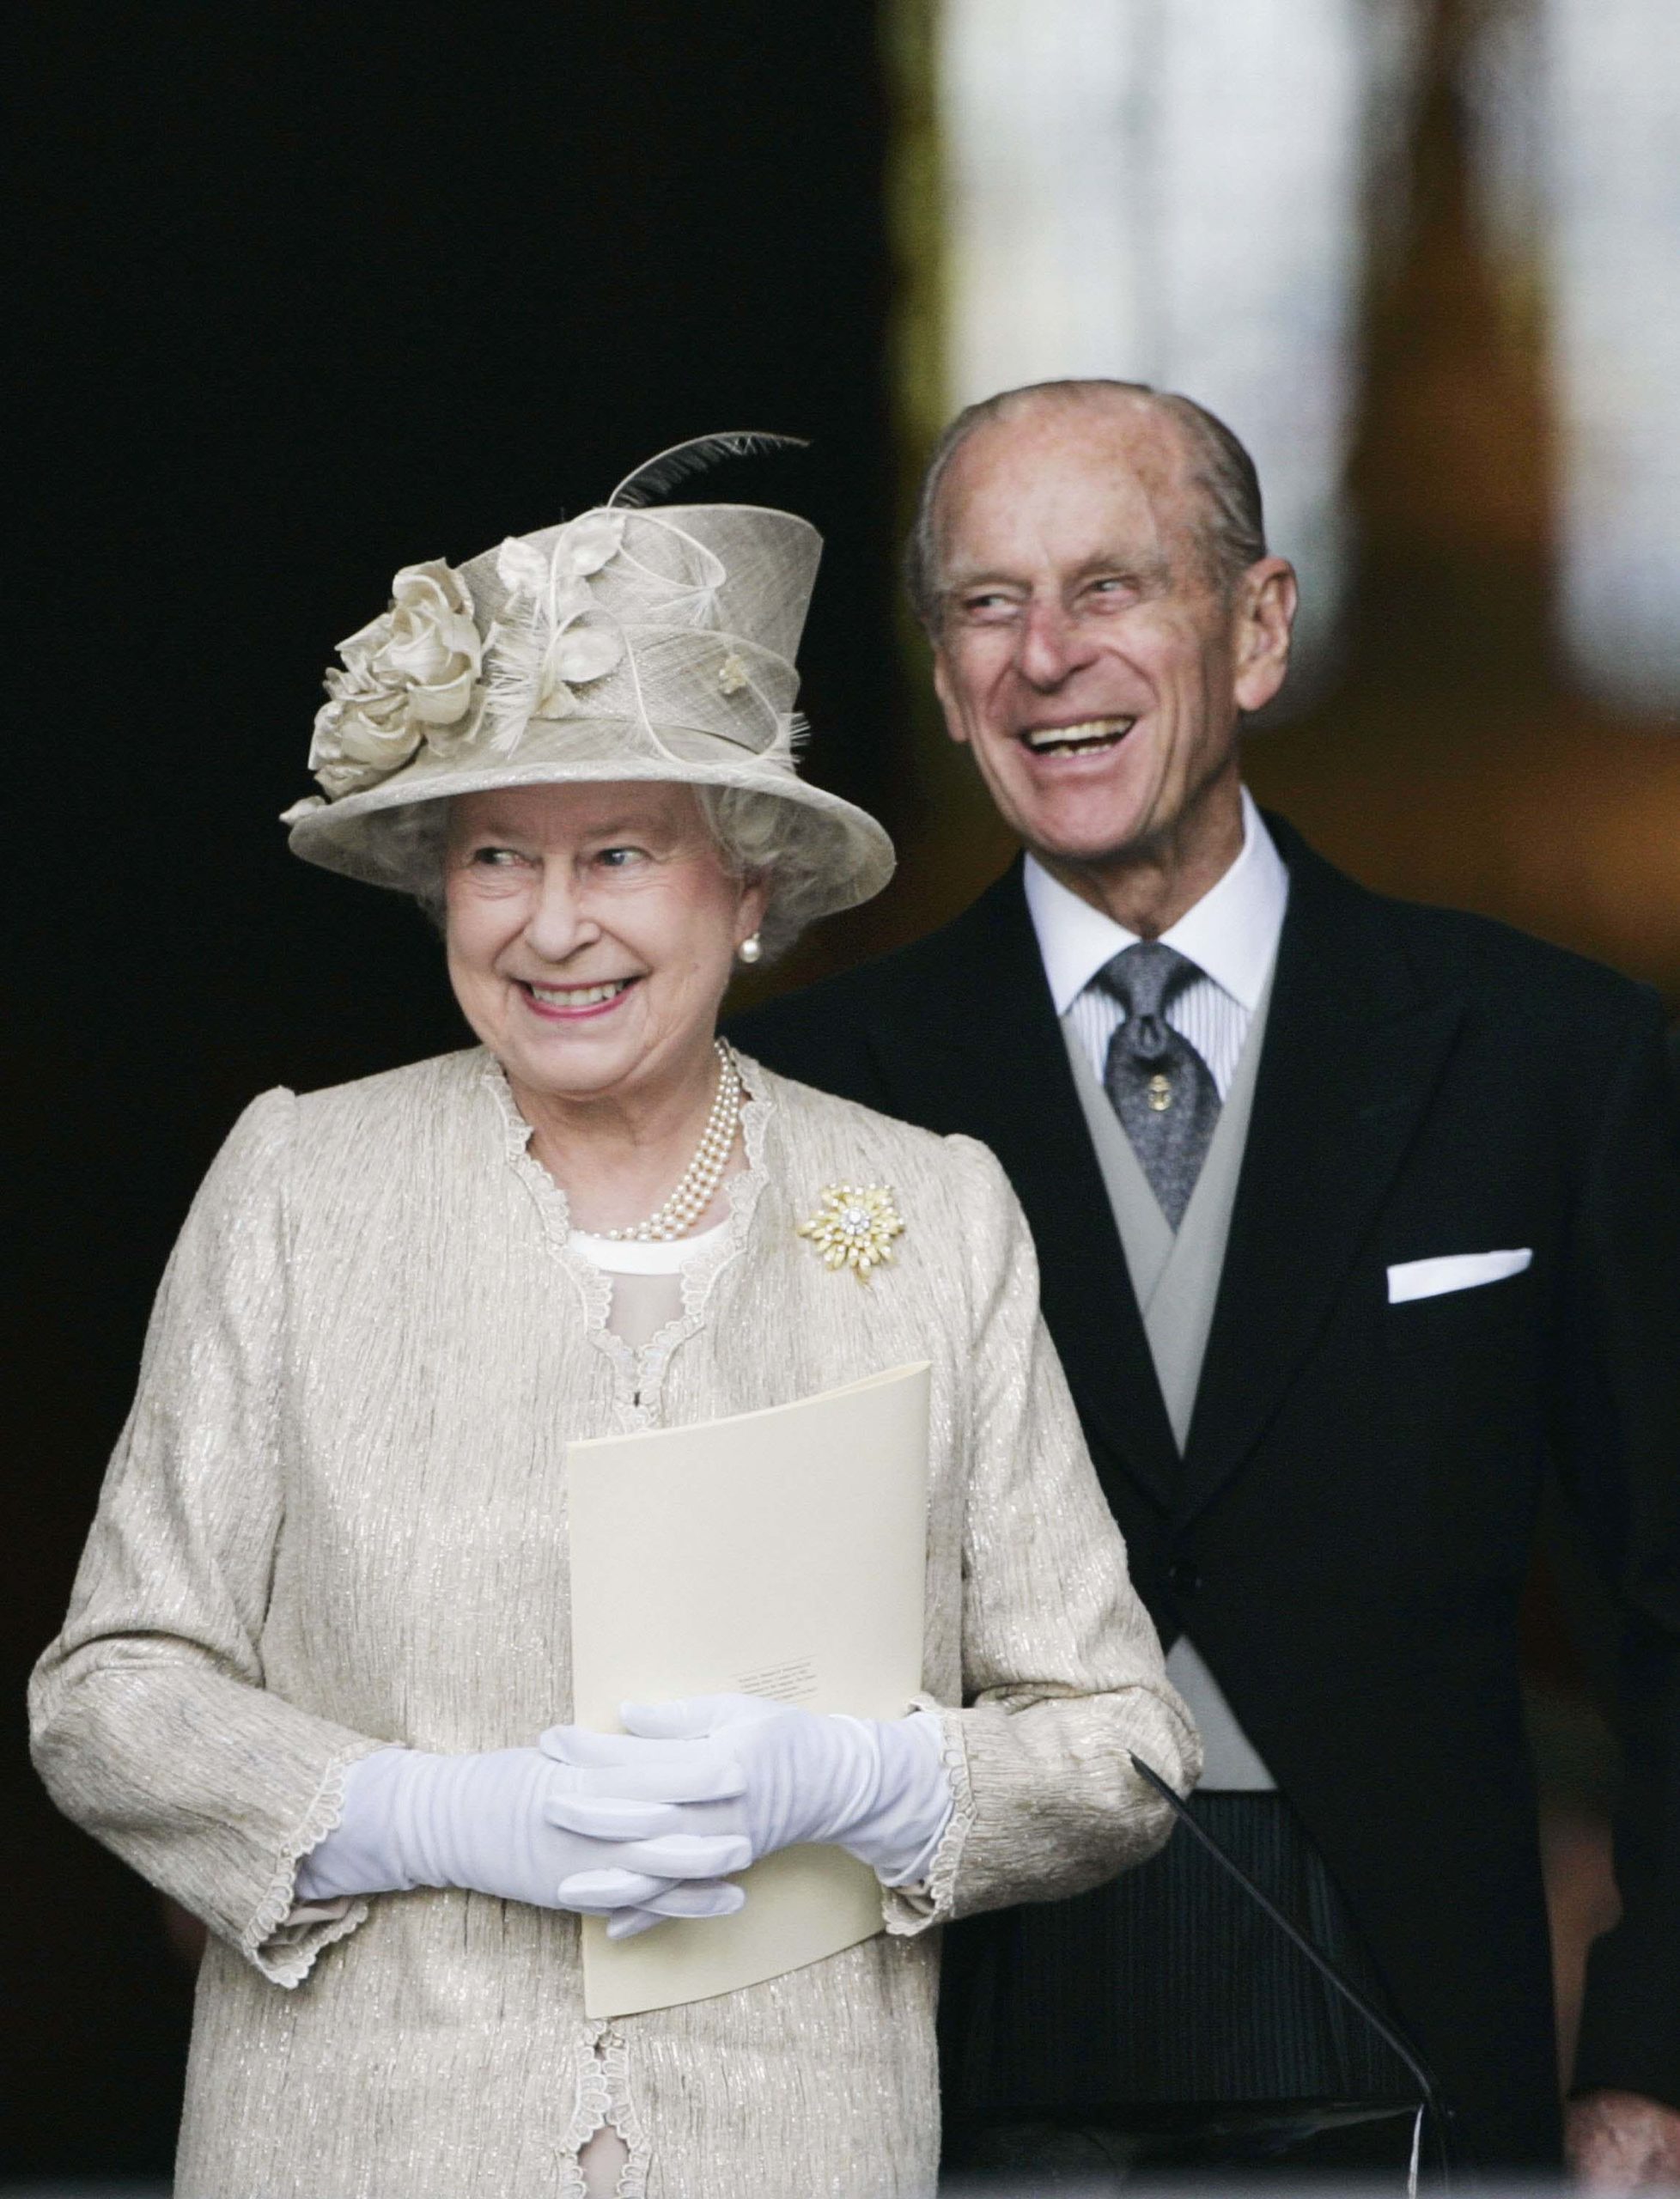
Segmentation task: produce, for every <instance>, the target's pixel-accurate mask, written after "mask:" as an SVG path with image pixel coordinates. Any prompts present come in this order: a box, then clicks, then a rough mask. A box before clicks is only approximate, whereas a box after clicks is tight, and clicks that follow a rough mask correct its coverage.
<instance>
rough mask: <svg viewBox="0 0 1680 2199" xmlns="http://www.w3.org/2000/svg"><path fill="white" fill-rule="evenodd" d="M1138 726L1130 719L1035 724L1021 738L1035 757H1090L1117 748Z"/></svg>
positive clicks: (1133, 718)
mask: <svg viewBox="0 0 1680 2199" xmlns="http://www.w3.org/2000/svg"><path fill="white" fill-rule="evenodd" d="M1136 723H1137V720H1136V718H1135V717H1129V718H1082V719H1081V720H1080V722H1079V723H1078V724H1077V725H1033V726H1028V727H1026V728H1025V729H1024V730H1023V732H1022V734H1021V736H1020V737H1021V739H1022V740H1023V741H1024V742H1025V743H1026V746H1027V747H1028V748H1030V749H1031V750H1032V753H1033V754H1034V755H1035V756H1088V755H1094V754H1095V753H1096V752H1097V751H1098V750H1099V749H1103V748H1113V747H1116V746H1118V744H1119V743H1120V742H1121V741H1123V740H1124V739H1125V737H1126V735H1127V734H1129V732H1130V731H1131V729H1132V728H1133V727H1134V726H1135V724H1136Z"/></svg>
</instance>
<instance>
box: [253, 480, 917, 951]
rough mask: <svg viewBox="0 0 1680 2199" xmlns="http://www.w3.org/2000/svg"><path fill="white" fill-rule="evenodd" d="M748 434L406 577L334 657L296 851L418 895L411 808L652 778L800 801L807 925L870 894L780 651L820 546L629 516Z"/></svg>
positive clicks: (676, 514) (418, 855)
mask: <svg viewBox="0 0 1680 2199" xmlns="http://www.w3.org/2000/svg"><path fill="white" fill-rule="evenodd" d="M760 440H765V441H767V440H770V439H768V438H765V439H759V438H756V437H754V438H748V437H740V436H707V437H703V438H702V439H701V440H700V441H699V442H697V443H695V444H685V445H682V446H680V447H679V450H678V452H676V453H674V454H673V453H665V454H662V455H661V457H660V459H657V460H650V461H649V463H648V466H643V467H641V468H638V470H637V472H635V473H633V474H631V475H630V477H629V478H628V480H627V481H625V482H624V483H622V484H620V485H619V487H618V489H616V490H614V491H613V493H612V497H611V498H610V499H609V501H608V502H607V503H605V504H602V505H599V506H597V507H596V508H595V509H593V510H590V511H586V512H583V513H581V514H580V515H579V516H578V517H577V518H575V519H573V520H569V521H566V522H565V523H564V524H563V526H559V527H545V528H543V529H541V530H540V531H539V533H535V534H525V535H517V536H514V537H510V538H509V539H508V540H507V541H505V542H503V543H502V545H501V546H500V548H499V549H496V550H489V551H485V552H484V555H483V556H482V557H472V558H470V559H468V561H467V562H466V563H465V564H464V565H461V566H460V567H459V568H456V567H451V566H449V565H447V564H444V563H441V562H437V561H434V562H432V563H428V564H421V565H407V566H405V567H404V569H403V570H402V571H401V572H399V574H398V575H397V576H396V579H395V581H394V582H393V584H392V597H391V605H390V608H389V609H388V610H387V611H385V612H383V613H381V615H380V617H379V618H375V619H374V621H373V623H372V624H371V625H368V626H364V627H363V628H362V630H361V631H360V632H359V633H356V634H352V635H351V636H350V638H349V639H348V640H347V641H344V642H341V643H339V644H338V650H339V655H341V657H342V658H343V660H344V668H343V669H342V670H340V669H338V667H334V668H333V669H332V671H330V672H329V673H327V675H326V691H327V696H328V700H327V702H326V704H325V706H324V707H323V708H322V709H321V710H320V712H319V713H318V714H317V716H316V719H315V731H314V740H313V745H312V746H311V748H310V752H309V764H310V769H311V770H312V771H313V773H314V775H315V777H316V779H317V781H318V782H319V783H320V786H321V788H322V789H323V792H322V793H320V794H319V795H310V796H309V797H308V798H307V800H305V801H300V802H298V803H296V804H295V806H294V807H292V808H290V809H289V810H288V811H287V812H286V813H285V816H284V819H283V822H284V823H286V824H288V825H290V826H291V846H292V848H293V850H294V851H295V853H296V854H298V855H300V856H303V857H304V858H305V860H306V861H307V862H315V863H320V864H322V865H323V866H324V867H325V868H327V869H329V870H337V871H343V872H344V873H346V874H348V875H349V876H350V877H352V878H361V879H366V880H368V881H369V882H370V883H372V884H374V885H379V886H396V887H399V888H401V889H404V890H406V891H409V892H425V891H426V890H427V889H428V887H429V886H431V885H433V884H435V880H432V879H430V878H429V876H428V875H426V872H427V870H428V868H429V866H430V865H431V864H433V863H435V854H434V853H433V852H432V850H434V849H435V841H433V842H431V843H428V840H427V837H426V836H425V835H424V834H423V833H417V831H415V829H414V827H415V825H416V823H417V815H416V811H415V805H417V804H418V803H422V802H435V801H441V800H442V799H444V798H445V797H447V796H448V795H458V794H472V793H476V792H479V791H481V790H484V789H490V788H492V787H519V786H555V785H569V784H583V783H592V782H593V783H599V782H600V781H604V780H624V779H654V780H665V781H674V782H676V783H679V784H686V785H691V786H697V787H702V786H703V787H725V788H740V789H743V790H745V791H746V792H750V793H757V794H765V795H774V796H775V797H776V799H777V800H778V801H785V802H790V803H794V804H796V805H797V806H798V808H799V810H800V812H801V813H802V815H801V824H802V827H803V829H802V830H801V831H800V836H799V837H800V841H801V843H802V844H804V846H805V848H806V850H807V854H806V862H805V864H804V868H806V869H807V872H808V871H809V870H810V869H811V868H813V855H814V868H815V871H816V873H817V876H816V879H815V880H814V882H813V883H812V884H808V885H807V890H806V892H805V893H804V894H803V895H802V897H801V898H802V899H803V902H804V905H805V912H806V913H807V915H812V916H816V915H822V914H826V913H828V912H830V911H833V910H836V909H845V908H850V907H851V906H853V905H855V903H857V902H859V901H867V899H868V898H870V896H871V895H872V894H874V893H878V892H880V889H881V887H882V886H885V885H886V881H887V880H888V879H889V878H890V877H891V876H892V867H893V853H892V842H891V841H890V840H889V839H888V838H887V836H886V832H885V831H883V830H882V829H881V827H880V825H878V824H877V823H876V822H875V820H874V819H873V817H871V816H869V815H868V814H867V813H866V812H865V811H863V810H861V809H858V808H856V807H854V806H853V804H851V803H850V802H849V801H841V800H840V799H839V797H838V796H837V795H831V794H826V793H825V792H824V791H823V789H821V788H820V787H813V786H810V785H807V783H806V782H805V781H804V780H802V779H801V778H800V776H799V772H798V770H797V768H796V765H795V763H794V744H795V740H796V739H797V738H798V737H799V735H800V733H801V732H802V730H803V728H802V725H801V722H800V720H799V719H798V718H797V717H796V716H795V715H794V697H795V695H796V694H797V692H798V689H799V674H798V672H797V671H796V669H795V667H794V651H795V649H797V647H798V645H799V637H800V630H801V629H802V627H803V626H804V624H805V614H806V609H807V605H808V604H809V602H810V600H811V589H812V585H813V582H814V581H815V579H816V574H817V563H818V560H819V557H821V555H822V538H821V536H820V535H819V533H817V530H816V529H815V527H813V526H811V525H810V523H809V522H808V521H805V520H802V519H798V518H796V517H795V516H794V515H793V514H792V513H791V512H782V511H773V510H770V509H764V508H763V507H760V506H758V505H753V504H679V505H663V506H660V508H659V509H646V508H645V507H644V505H643V503H642V501H641V499H642V497H644V496H647V495H648V493H650V491H653V490H657V488H658V487H659V486H660V485H662V484H664V483H665V482H666V481H667V480H668V479H670V478H672V476H673V474H675V473H681V472H691V471H693V470H695V467H696V466H697V464H701V465H703V464H707V463H709V462H711V460H713V459H715V458H716V457H719V456H731V455H737V454H740V453H741V452H742V451H743V450H744V449H746V448H752V447H756V446H757V444H758V442H759V441H760ZM673 461H674V463H673ZM813 842H814V844H815V845H814V849H813Z"/></svg>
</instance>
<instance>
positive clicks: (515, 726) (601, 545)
mask: <svg viewBox="0 0 1680 2199" xmlns="http://www.w3.org/2000/svg"><path fill="white" fill-rule="evenodd" d="M623 540H624V514H623V513H622V512H612V511H599V512H585V513H584V514H583V515H582V517H581V519H575V520H573V521H571V522H570V524H569V526H566V527H562V528H561V529H560V530H559V532H558V533H557V535H556V536H555V538H554V540H553V542H552V543H551V545H550V546H549V548H548V549H547V550H546V551H544V550H541V549H539V548H538V546H537V545H536V544H535V543H533V542H530V541H521V540H520V539H519V538H518V537H516V536H513V537H510V538H509V539H508V540H507V541H506V542H504V543H503V544H502V547H501V549H500V551H498V552H497V553H496V578H497V579H498V580H499V581H500V582H501V583H502V587H503V588H506V589H507V591H508V600H507V602H506V604H505V605H504V606H503V608H502V612H501V614H500V615H499V617H498V618H497V619H496V624H495V625H494V626H493V627H492V628H491V630H490V639H489V643H488V644H487V648H488V652H489V663H488V679H487V681H486V689H485V705H484V715H485V718H486V722H487V723H488V725H489V728H490V734H491V739H490V746H491V748H492V749H494V750H495V751H496V752H497V753H498V754H502V755H506V754H508V752H510V751H512V750H513V749H514V748H516V747H517V746H519V744H520V740H522V739H523V738H524V734H525V728H526V727H527V725H528V724H529V723H530V722H531V721H532V719H533V718H560V717H564V716H567V714H568V713H569V711H570V710H572V708H573V707H574V703H575V697H574V695H573V692H572V691H573V689H574V688H576V687H582V686H587V685H588V683H589V682H590V681H591V680H592V679H601V678H603V677H604V676H605V675H606V673H609V672H611V671H612V669H613V667H615V666H616V665H617V664H618V662H619V661H620V660H621V658H622V657H623V655H624V637H623V635H622V634H621V633H620V632H619V630H618V625H617V624H616V623H614V624H604V623H602V622H603V620H604V619H605V618H606V613H605V612H603V611H602V610H601V606H600V605H599V604H598V603H597V602H596V601H595V599H594V597H593V594H591V592H590V588H589V582H590V579H591V577H592V576H593V575H594V574H596V573H598V572H600V570H601V568H602V566H604V565H605V564H606V563H608V562H609V561H610V560H611V559H612V558H613V557H617V556H618V551H619V547H620V545H621V544H622V543H623Z"/></svg>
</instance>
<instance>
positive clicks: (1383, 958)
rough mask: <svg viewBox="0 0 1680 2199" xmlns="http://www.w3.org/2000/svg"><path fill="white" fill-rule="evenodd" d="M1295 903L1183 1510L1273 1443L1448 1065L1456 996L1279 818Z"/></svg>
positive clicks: (1193, 1508) (1208, 1496)
mask: <svg viewBox="0 0 1680 2199" xmlns="http://www.w3.org/2000/svg"><path fill="white" fill-rule="evenodd" d="M1269 823H1270V824H1271V827H1272V830H1273V832H1274V834H1275V838H1276V839H1277V841H1278V844H1279V847H1280V849H1281V850H1282V851H1283V853H1284V855H1285V857H1286V859H1287V862H1288V863H1289V870H1290V893H1289V909H1288V914H1287V917H1286V918H1285V922H1284V928H1283V936H1282V939H1281V941H1280V944H1279V948H1278V962H1277V973H1276V978H1275V983H1274V990H1273V997H1272V1007H1271V1017H1270V1021H1269V1026H1268V1029H1267V1032H1266V1039H1265V1047H1264V1051H1263V1055H1262V1057H1261V1062H1260V1070H1259V1080H1258V1082H1257V1087H1256V1089H1255V1095H1254V1112H1253V1117H1252V1119H1251V1124H1250V1128H1249V1136H1248V1149H1247V1151H1246V1153H1245V1156H1244V1160H1243V1169H1242V1175H1241V1178H1240V1179H1239V1185H1238V1190H1237V1198H1236V1204H1235V1207H1234V1209H1233V1214H1232V1220H1231V1234H1230V1240H1229V1244H1228V1246H1227V1252H1226V1258H1225V1265H1224V1270H1223V1273H1222V1275H1221V1276H1220V1290H1219V1296H1218V1300H1217V1302H1216V1305H1215V1307H1214V1321H1213V1327H1212V1330H1211V1331H1210V1333H1209V1336H1208V1349H1207V1355H1206V1357H1205V1359H1204V1361H1203V1362H1202V1386H1201V1389H1200V1391H1199V1392H1198V1394H1197V1397H1196V1412H1195V1416H1194V1418H1193V1420H1192V1422H1191V1424H1190V1436H1189V1441H1188V1444H1187V1447H1186V1451H1185V1457H1184V1474H1183V1479H1182V1483H1181V1485H1180V1490H1179V1501H1178V1508H1177V1510H1178V1517H1179V1519H1180V1520H1185V1519H1189V1518H1190V1517H1192V1516H1193V1515H1194V1514H1196V1513H1197V1512H1199V1511H1201V1510H1202V1508H1204V1507H1205V1506H1206V1505H1207V1504H1208V1502H1210V1501H1211V1500H1212V1499H1213V1498H1214V1496H1215V1495H1217V1494H1218V1493H1219V1491H1220V1489H1221V1488H1223V1486H1224V1485H1225V1483H1226V1482H1227V1480H1228V1479H1229V1478H1230V1477H1231V1476H1232V1475H1233V1473H1234V1472H1236V1471H1237V1470H1238V1468H1239V1466H1240V1465H1242V1463H1243V1461H1244V1459H1245V1457H1246V1456H1247V1455H1248V1453H1249V1452H1250V1451H1251V1450H1252V1448H1253V1447H1254V1445H1255V1443H1256V1442H1257V1441H1258V1440H1259V1438H1260V1436H1261V1435H1262V1433H1263V1430H1264V1428H1265V1427H1266V1425H1267V1423H1268V1422H1269V1420H1270V1419H1271V1417H1272V1416H1273V1414H1274V1413H1275V1411H1276V1410H1277V1408H1278V1406H1279V1405H1280V1404H1281V1402H1282V1399H1283V1397H1284V1394H1285V1392H1287V1389H1288V1387H1289V1385H1290V1383H1291V1382H1292V1381H1293V1379H1294V1377H1295V1374H1296V1373H1297V1372H1298V1370H1299V1368H1300V1365H1301V1363H1302V1361H1303V1360H1304V1359H1305V1358H1306V1355H1307V1353H1308V1352H1309V1351H1310V1349H1312V1344H1313V1343H1314V1341H1315V1339H1316V1338H1317V1337H1318V1332H1319V1331H1320V1330H1321V1329H1322V1327H1323V1325H1324V1322H1325V1320H1326V1319H1327V1318H1328V1317H1329V1315H1330V1310H1331V1308H1332V1307H1333V1305H1334V1304H1335V1301H1336V1297H1337V1294H1338V1293H1339V1292H1340V1291H1341V1289H1342V1284H1343V1282H1344V1279H1345V1277H1346V1276H1347V1273H1348V1269H1349V1267H1350V1266H1351V1265H1352V1264H1353V1262H1354V1259H1355V1258H1356V1257H1357V1255H1358V1253H1359V1252H1360V1247H1361V1246H1362V1245H1363V1244H1364V1242H1365V1240H1366V1239H1367V1236H1368V1234H1369V1233H1370V1231H1371V1229H1372V1227H1373V1225H1374V1223H1375V1221H1376V1219H1377V1216H1378V1214H1379V1210H1380V1209H1381V1206H1382V1203H1383V1201H1384V1199H1385V1197H1386V1196H1387V1193H1388V1190H1389V1186H1390V1185H1391V1183H1392V1181H1393V1179H1394V1175H1395V1172H1396V1171H1397V1168H1398V1167H1399V1165H1400V1162H1401V1160H1402V1159H1403V1156H1404V1154H1405V1152H1406V1148H1407V1147H1408V1146H1409V1143H1410V1142H1411V1139H1412V1136H1413V1134H1414V1132H1415V1129H1416V1126H1417V1124H1418V1122H1419V1119H1420V1118H1421V1115H1422V1112H1423V1110H1424V1108H1425V1106H1427V1102H1428V1100H1429V1097H1430V1094H1431V1093H1432V1092H1433V1088H1434V1086H1435V1083H1436V1081H1437V1080H1438V1078H1439V1076H1440V1071H1441V1069H1442V1067H1443V1065H1444V1063H1445V1062H1446V1056H1447V1053H1448V1051H1449V1050H1450V1048H1451V1045H1452V1038H1453V1034H1454V1032H1455V1031H1456V1029H1457V1026H1458V1020H1459V1014H1460V1008H1459V1004H1458V1002H1457V1001H1456V1000H1441V999H1439V998H1438V999H1435V1000H1433V1001H1431V1000H1426V999H1424V998H1422V997H1421V995H1420V992H1419V989H1418V986H1417V984H1416V982H1415V978H1413V976H1412V974H1411V972H1410V970H1409V966H1408V965H1407V964H1406V963H1405V961H1404V959H1403V957H1402V955H1401V953H1400V952H1399V949H1398V947H1397V944H1396V942H1395V941H1394V940H1393V938H1392V937H1391V934H1390V930H1389V927H1388V926H1387V925H1386V923H1385V922H1384V920H1383V913H1382V905H1381V903H1380V902H1379V901H1378V900H1377V899H1376V898H1374V897H1373V896H1372V895H1369V894H1367V893H1366V892H1364V891H1363V890H1362V889H1361V888H1360V887H1359V886H1355V885H1354V883H1353V882H1352V881H1351V880H1348V879H1345V878H1343V877H1342V875H1341V874H1339V873H1338V872H1336V871H1335V870H1333V869H1331V868H1330V865H1329V864H1327V863H1324V862H1321V861H1320V860H1319V858H1318V856H1314V855H1313V854H1312V852H1311V850H1308V849H1307V848H1306V846H1305V844H1303V843H1302V842H1301V841H1300V839H1299V838H1297V837H1296V836H1295V835H1294V834H1293V832H1291V831H1289V830H1288V828H1287V826H1285V825H1281V823H1280V822H1279V820H1277V819H1269Z"/></svg>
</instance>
